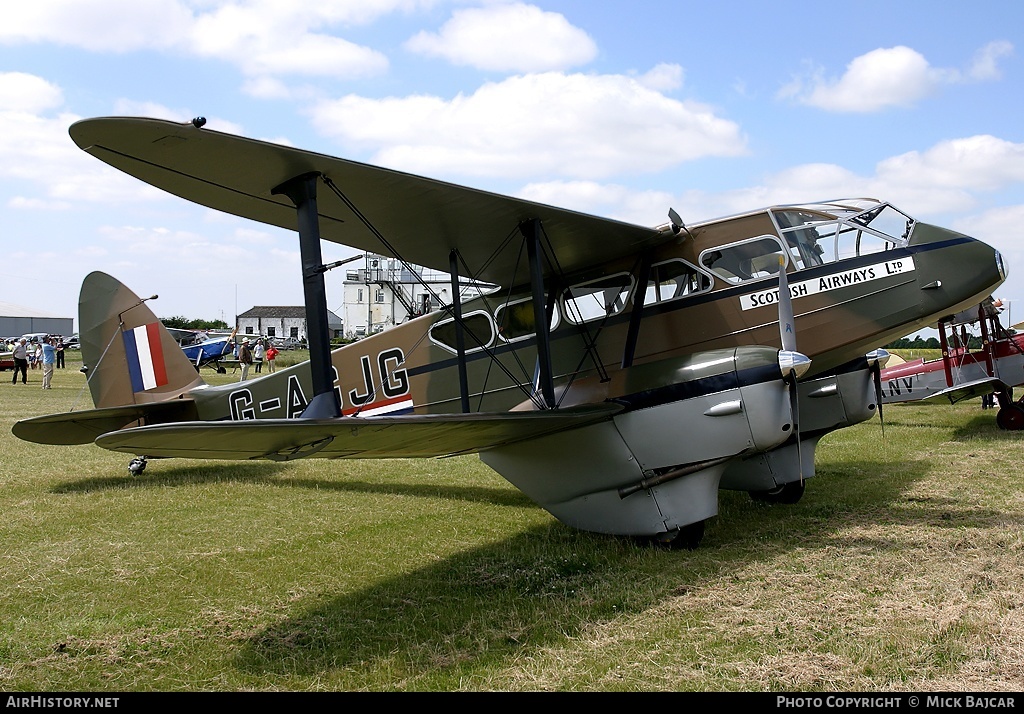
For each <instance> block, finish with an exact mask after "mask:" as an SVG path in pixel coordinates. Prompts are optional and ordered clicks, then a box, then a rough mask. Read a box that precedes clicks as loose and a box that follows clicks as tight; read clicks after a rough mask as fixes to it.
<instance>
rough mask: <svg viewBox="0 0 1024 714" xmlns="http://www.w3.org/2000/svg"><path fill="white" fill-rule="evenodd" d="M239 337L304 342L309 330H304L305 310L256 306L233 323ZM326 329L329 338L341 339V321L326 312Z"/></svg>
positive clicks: (294, 307)
mask: <svg viewBox="0 0 1024 714" xmlns="http://www.w3.org/2000/svg"><path fill="white" fill-rule="evenodd" d="M235 327H236V328H237V329H238V334H239V335H242V336H244V335H256V336H260V335H262V336H264V337H275V338H282V339H283V338H288V337H292V338H294V339H297V340H302V341H305V340H306V335H308V334H309V330H308V329H306V308H305V307H303V306H302V305H299V306H287V305H286V306H266V305H257V306H256V307H253V308H252V309H250V310H246V311H245V312H243V313H242V314H241V315H239V316H238V319H237V321H236V323H235ZM327 328H328V330H329V331H330V336H331V337H341V336H342V333H343V325H342V320H341V318H340V317H338V316H337V315H336V314H334V313H333V312H331V311H330V310H328V311H327Z"/></svg>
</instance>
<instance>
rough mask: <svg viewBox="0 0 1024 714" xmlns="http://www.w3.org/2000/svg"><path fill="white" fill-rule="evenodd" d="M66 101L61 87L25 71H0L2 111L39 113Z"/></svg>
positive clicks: (0, 104)
mask: <svg viewBox="0 0 1024 714" xmlns="http://www.w3.org/2000/svg"><path fill="white" fill-rule="evenodd" d="M63 103H64V93H63V92H62V91H61V90H60V87H58V86H56V85H54V84H51V83H50V82H47V81H46V80H45V79H43V78H42V77H36V76H35V75H32V74H25V73H24V72H0V112H27V113H30V114H37V113H39V112H43V111H46V110H47V109H55V108H57V107H60V106H61V105H62V104H63Z"/></svg>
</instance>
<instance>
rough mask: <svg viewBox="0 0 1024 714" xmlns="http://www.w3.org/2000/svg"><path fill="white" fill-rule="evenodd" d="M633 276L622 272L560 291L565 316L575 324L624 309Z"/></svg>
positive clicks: (631, 287)
mask: <svg viewBox="0 0 1024 714" xmlns="http://www.w3.org/2000/svg"><path fill="white" fill-rule="evenodd" d="M632 289H633V278H632V276H630V275H627V274H625V273H622V274H620V275H611V276H609V277H606V278H601V279H599V280H593V281H591V282H589V283H584V284H582V285H574V286H573V287H571V288H569V289H567V290H565V291H564V292H563V293H562V304H563V305H564V311H565V317H566V319H567V320H569V321H570V322H574V323H576V324H577V325H578V324H580V323H583V322H589V321H590V320H598V319H601V318H604V317H607V316H609V315H615V314H616V313H619V312H622V311H623V310H624V309H626V301H627V300H628V299H629V293H630V292H631V291H632Z"/></svg>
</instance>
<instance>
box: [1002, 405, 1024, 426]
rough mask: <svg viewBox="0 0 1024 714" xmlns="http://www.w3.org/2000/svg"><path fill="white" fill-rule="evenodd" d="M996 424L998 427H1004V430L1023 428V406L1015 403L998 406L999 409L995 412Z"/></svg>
mask: <svg viewBox="0 0 1024 714" xmlns="http://www.w3.org/2000/svg"><path fill="white" fill-rule="evenodd" d="M996 424H998V425H999V428H1000V429H1005V430H1006V431H1019V430H1021V429H1024V407H1020V406H1018V405H1017V404H1009V405H1007V406H1005V407H1000V409H999V411H998V412H996Z"/></svg>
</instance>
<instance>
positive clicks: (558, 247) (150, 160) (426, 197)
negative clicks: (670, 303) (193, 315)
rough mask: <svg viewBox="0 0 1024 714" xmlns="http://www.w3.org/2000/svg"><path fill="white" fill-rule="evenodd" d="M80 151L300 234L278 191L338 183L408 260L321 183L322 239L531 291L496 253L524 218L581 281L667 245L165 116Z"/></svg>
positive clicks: (582, 219)
mask: <svg viewBox="0 0 1024 714" xmlns="http://www.w3.org/2000/svg"><path fill="white" fill-rule="evenodd" d="M70 133H71V138H72V139H74V141H75V143H76V144H78V146H79V147H81V148H82V149H83V150H85V151H87V152H89V153H90V154H92V155H93V156H95V157H96V158H98V159H101V160H102V161H105V162H107V163H108V164H110V165H111V166H114V167H116V168H118V169H121V170H122V171H124V172H126V173H128V174H131V175H132V176H135V177H136V178H139V179H141V180H143V181H145V182H147V183H150V184H152V185H154V186H156V187H158V188H161V189H163V190H165V191H168V192H170V193H173V194H175V195H178V196H181V197H183V198H187V199H188V200H190V201H194V202H195V203H199V204H201V205H204V206H209V207H210V208H215V209H217V210H219V211H225V212H227V213H232V214H235V215H237V216H243V217H245V218H251V219H253V220H256V221H261V222H263V223H269V224H271V225H275V226H280V227H282V228H288V229H292V230H295V229H296V227H297V219H296V213H295V207H294V205H293V204H292V203H291V201H290V200H289V199H288V198H286V197H285V196H283V195H274V194H272V193H271V191H272V190H273V189H274V188H275V187H277V186H279V185H280V184H282V183H284V182H285V181H288V180H290V179H292V178H295V177H297V176H300V175H303V174H307V173H310V172H315V173H319V174H322V175H323V176H324V177H326V178H328V179H329V180H330V181H332V182H333V183H334V184H335V185H336V186H337V187H338V188H339V189H340V191H341V192H342V193H343V194H345V195H346V196H347V197H348V198H349V200H350V201H351V202H352V203H353V205H354V206H355V207H356V208H357V209H358V210H359V211H360V212H361V213H362V214H363V215H364V216H365V217H366V218H367V219H368V220H369V222H370V223H371V224H372V225H373V226H375V227H376V228H377V230H378V231H380V232H381V233H382V234H383V235H384V236H385V238H387V240H388V242H389V243H390V244H391V245H392V246H394V247H395V250H396V251H397V252H399V253H401V256H397V255H394V254H393V253H392V252H391V251H390V250H389V249H388V248H387V247H386V246H384V245H382V244H381V242H380V240H379V239H378V238H377V237H376V236H375V235H374V234H373V233H372V232H371V231H370V230H368V229H367V228H366V226H365V225H364V224H363V223H362V222H361V221H360V220H359V218H358V217H357V216H356V215H355V214H354V213H353V212H352V211H351V210H350V209H349V207H348V206H347V205H346V204H345V203H344V202H343V201H341V200H340V199H339V198H338V197H337V196H336V195H334V193H332V192H331V191H329V190H327V188H326V187H324V186H323V185H320V187H319V190H318V191H317V209H318V211H319V213H320V234H321V237H322V238H324V239H326V240H330V241H333V242H335V243H342V244H344V245H348V246H352V247H354V248H358V249H359V250H363V251H371V252H375V253H379V254H381V255H386V256H391V257H402V258H403V259H405V260H408V261H410V262H412V263H414V264H416V265H421V266H425V267H429V268H433V269H436V270H439V271H441V272H448V271H449V269H450V266H449V264H448V255H449V253H450V252H451V251H452V250H453V249H457V250H458V251H459V253H460V254H461V256H462V258H463V260H465V261H466V264H467V265H468V266H469V269H470V271H471V276H472V277H474V278H476V279H479V280H483V281H486V282H489V283H495V284H499V285H506V286H507V285H510V284H512V283H513V282H514V281H515V277H516V276H517V275H518V280H519V281H522V282H525V279H526V278H525V273H524V271H523V269H522V268H519V272H518V274H517V273H516V264H517V262H518V256H519V250H518V248H517V247H515V246H513V247H512V248H510V249H507V250H504V251H502V252H498V249H499V248H500V247H501V246H502V245H504V242H505V239H506V238H507V237H508V235H509V234H510V233H512V232H514V231H515V230H516V227H517V226H518V225H519V223H521V222H522V221H524V220H527V219H531V218H538V219H540V220H541V222H542V224H543V227H544V232H545V234H546V235H547V237H548V238H549V239H550V241H551V243H552V245H553V247H554V251H555V257H556V258H557V261H558V264H559V265H560V267H561V269H562V270H564V271H566V272H573V271H576V270H579V269H581V268H586V267H588V266H591V265H597V264H600V263H604V262H607V261H609V260H614V259H616V258H621V257H623V256H626V255H630V254H633V253H636V252H637V251H639V250H641V249H643V248H645V247H647V246H649V245H653V244H656V243H658V242H661V241H663V240H665V239H666V235H665V234H664V233H662V232H660V231H658V230H655V229H654V228H650V227H644V226H637V225H633V224H629V223H621V222H618V221H613V220H609V219H605V218H598V217H596V216H589V215H585V214H582V213H576V212H574V211H568V210H565V209H561V208H553V207H551V206H546V205H543V204H539V203H531V202H529V201H522V200H519V199H516V198H511V197H509V196H501V195H498V194H493V193H486V192H484V191H478V190H475V189H471V188H465V187H462V186H456V185H453V184H448V183H443V182H441V181H435V180H432V179H428V178H423V177H420V176H413V175H410V174H405V173H401V172H398V171H391V170H389V169H383V168H379V167H376V166H369V165H366V164H360V163H356V162H353V161H346V160H344V159H337V158H333V157H330V156H326V155H324V154H317V153H313V152H310V151H302V150H300V149H294V148H291V147H287V146H280V145H277V144H270V143H267V142H263V141H256V140H254V139H246V138H244V137H239V136H233V135H231V134H223V133H220V132H216V131H211V130H209V129H197V128H196V127H195V126H193V125H192V124H191V123H186V124H178V123H175V122H169V121H164V120H158V119H142V118H131V117H107V118H99V119H86V120H83V121H80V122H77V123H76V124H74V125H73V126H72V127H71V129H70Z"/></svg>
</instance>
